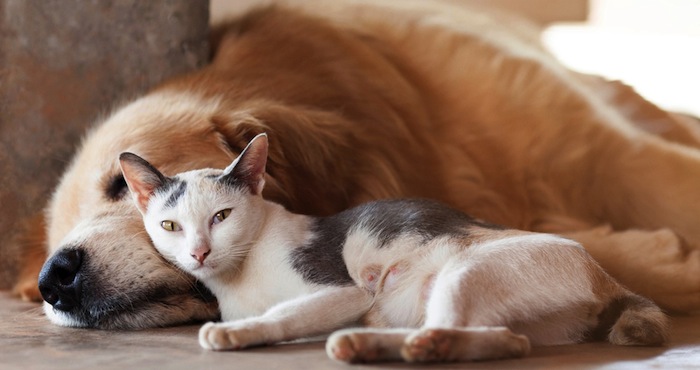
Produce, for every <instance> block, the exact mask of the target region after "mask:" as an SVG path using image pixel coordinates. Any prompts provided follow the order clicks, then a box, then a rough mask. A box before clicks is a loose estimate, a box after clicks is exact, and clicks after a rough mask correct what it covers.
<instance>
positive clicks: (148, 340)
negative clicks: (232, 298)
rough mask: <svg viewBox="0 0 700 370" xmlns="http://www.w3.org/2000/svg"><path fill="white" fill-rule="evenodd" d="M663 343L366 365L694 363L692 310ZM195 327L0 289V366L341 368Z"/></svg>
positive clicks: (313, 355) (294, 350)
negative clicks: (211, 342) (130, 325)
mask: <svg viewBox="0 0 700 370" xmlns="http://www.w3.org/2000/svg"><path fill="white" fill-rule="evenodd" d="M673 326H674V329H673V333H672V336H671V342H670V343H669V345H668V346H666V347H660V348H643V347H616V346H612V345H608V344H605V343H590V344H581V345H571V346H558V347H542V348H535V349H534V350H533V352H532V354H531V355H530V356H529V357H527V358H524V359H518V360H504V361H493V362H481V363H470V364H446V365H439V366H437V365H434V364H431V365H429V366H420V365H406V364H381V365H371V366H368V365H359V366H356V367H357V368H360V369H374V368H383V369H386V368H391V369H404V368H417V367H422V368H431V369H433V368H445V369H457V368H459V369H567V370H569V369H615V370H617V369H621V370H626V369H660V368H663V369H666V368H667V369H700V316H691V317H674V318H673ZM197 330H198V326H183V327H174V328H164V329H152V330H144V331H131V332H115V331H97V330H87V329H71V328H62V327H57V326H54V325H53V324H50V323H49V322H48V321H47V320H46V318H45V317H44V315H43V313H42V310H41V307H40V306H39V305H37V304H32V303H26V302H22V301H19V300H17V299H14V298H11V297H10V296H9V294H8V293H6V292H0V369H52V370H60V369H81V368H100V369H161V370H162V369H188V370H191V369H224V368H225V369H286V370H291V369H304V370H315V369H348V368H350V366H348V365H344V364H339V363H336V362H333V361H331V360H330V359H328V358H327V357H326V354H325V352H324V350H323V343H322V342H311V343H297V344H285V345H278V346H274V347H261V348H255V349H250V350H246V351H241V352H210V351H205V350H202V349H201V348H200V347H199V345H198V344H197V338H196V336H197Z"/></svg>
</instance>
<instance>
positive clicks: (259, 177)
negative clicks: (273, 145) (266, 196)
mask: <svg viewBox="0 0 700 370" xmlns="http://www.w3.org/2000/svg"><path fill="white" fill-rule="evenodd" d="M267 146H268V144H267V134H264V133H263V134H259V135H257V136H255V137H254V138H253V140H251V141H250V143H248V145H247V146H246V147H245V149H243V151H242V152H241V155H239V156H238V158H236V159H234V160H233V162H232V163H231V164H230V165H229V166H228V167H226V169H225V170H224V173H223V174H222V175H221V180H222V181H224V182H226V183H230V184H243V185H245V186H247V187H248V188H249V189H250V191H251V193H253V194H255V195H258V194H260V193H262V190H263V187H264V186H265V165H266V164H267Z"/></svg>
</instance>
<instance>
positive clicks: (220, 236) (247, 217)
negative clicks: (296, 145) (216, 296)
mask: <svg viewBox="0 0 700 370" xmlns="http://www.w3.org/2000/svg"><path fill="white" fill-rule="evenodd" d="M267 148H268V143H267V135H265V134H260V135H258V136H256V137H255V138H253V140H251V142H250V143H249V144H248V146H247V147H246V148H245V150H243V152H241V154H240V155H239V156H238V157H237V158H236V159H235V160H234V161H233V162H232V163H231V164H230V165H229V166H228V167H226V169H224V170H214V169H201V170H194V171H189V172H183V173H180V174H177V175H175V176H172V177H167V176H165V175H163V174H162V173H161V172H160V171H158V169H156V168H155V167H153V166H152V165H151V164H150V163H148V162H147V161H146V160H144V159H143V158H141V157H139V156H137V155H136V154H132V153H122V154H121V155H120V156H119V163H120V165H121V169H122V173H123V174H124V179H125V180H126V183H127V185H128V187H129V191H130V193H131V196H132V198H133V200H134V202H135V203H136V207H137V208H138V209H139V211H140V212H141V214H142V215H143V220H144V224H145V227H146V231H147V232H148V234H149V236H150V237H151V239H152V240H153V244H154V245H155V247H156V249H158V251H159V252H160V253H161V254H162V255H163V256H164V257H165V258H166V259H167V260H169V261H170V262H172V263H174V264H176V265H178V266H179V267H180V268H182V269H184V270H185V271H188V272H190V273H192V274H193V275H194V276H196V277H198V278H200V279H206V278H208V277H210V276H213V275H219V274H221V273H222V272H224V273H228V272H235V270H236V269H237V267H238V266H239V264H240V262H241V261H242V260H243V259H244V258H245V256H246V255H247V253H248V251H249V249H250V247H251V246H252V245H253V244H254V243H255V241H256V238H257V236H258V233H259V231H260V227H261V225H262V223H263V221H264V220H263V218H264V211H263V206H264V203H263V199H262V195H261V193H262V190H263V186H264V184H265V180H264V175H265V164H266V162H267Z"/></svg>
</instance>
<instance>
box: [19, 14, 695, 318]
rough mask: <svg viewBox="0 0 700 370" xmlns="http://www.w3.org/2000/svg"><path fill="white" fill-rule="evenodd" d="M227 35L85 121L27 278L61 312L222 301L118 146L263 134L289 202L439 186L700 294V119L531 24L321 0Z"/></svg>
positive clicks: (197, 155) (31, 245) (229, 140)
mask: <svg viewBox="0 0 700 370" xmlns="http://www.w3.org/2000/svg"><path fill="white" fill-rule="evenodd" d="M212 44H213V48H214V52H213V56H212V60H211V63H210V64H209V65H208V66H207V67H205V68H203V69H201V70H199V71H197V72H195V73H192V74H189V75H185V76H182V77H178V78H175V79H172V80H170V81H167V82H165V83H164V84H162V85H161V86H158V87H156V88H155V89H154V90H153V91H151V92H150V93H148V94H147V95H145V96H143V97H141V98H139V99H136V100H134V101H133V102H131V103H129V104H127V105H125V106H122V107H121V108H119V109H117V110H116V111H115V112H114V113H113V114H112V115H111V116H109V117H108V118H107V119H106V120H105V121H104V122H103V123H101V124H99V125H97V126H96V127H95V128H94V129H93V130H92V131H91V132H89V134H88V135H87V136H86V138H85V140H84V142H83V144H82V146H81V148H80V149H79V150H78V152H77V154H76V155H75V158H74V159H73V161H72V163H71V165H70V166H69V168H68V169H67V170H66V172H65V174H64V175H63V177H62V178H61V180H60V183H59V185H58V186H57V188H56V191H55V193H54V194H53V197H52V199H51V201H50V203H49V205H48V209H47V211H46V213H45V214H46V215H45V216H44V217H40V218H39V219H38V221H37V222H34V223H33V225H35V226H34V227H32V228H30V229H29V231H28V234H29V235H37V236H38V237H36V238H34V239H28V242H27V245H26V246H25V247H26V250H27V251H28V252H27V253H35V254H38V255H41V254H42V253H41V248H42V247H43V245H48V252H47V257H48V260H46V262H45V263H44V264H43V267H41V263H42V262H43V259H41V258H38V257H37V258H32V259H29V263H28V264H27V265H26V266H25V268H24V273H23V276H22V278H21V279H20V281H19V282H18V284H17V286H16V288H15V291H16V292H18V293H19V294H21V295H23V296H25V297H28V298H36V297H39V296H41V297H43V299H44V300H45V303H44V307H45V312H46V315H47V316H48V318H49V319H50V320H51V321H52V322H53V323H55V324H58V325H63V326H75V327H94V328H103V329H134V328H145V327H153V326H165V325H173V324H178V323H184V322H190V321H193V320H211V319H215V318H217V317H218V315H219V313H218V308H217V303H216V300H215V298H214V297H213V296H212V295H211V293H210V292H208V291H207V290H206V289H205V288H203V287H202V286H201V284H199V283H198V282H197V281H196V280H195V279H194V278H192V277H190V276H188V275H186V274H184V273H183V272H181V271H180V270H178V269H177V268H175V267H174V266H172V265H170V264H168V263H167V262H165V261H164V260H163V259H162V258H161V257H160V256H159V255H158V253H157V252H156V251H155V249H154V248H153V246H152V244H151V242H150V240H149V239H148V237H147V235H146V233H145V231H144V229H143V226H142V223H141V219H140V216H139V213H138V211H137V210H136V208H135V207H134V206H133V205H132V204H131V201H130V199H129V197H128V195H127V193H128V190H127V187H126V183H125V181H124V179H123V177H122V176H121V175H120V170H119V165H118V162H117V160H116V158H117V156H118V154H119V153H121V152H124V151H129V152H133V153H137V154H138V155H140V156H142V157H143V158H146V159H147V160H148V161H149V162H150V163H152V164H153V165H154V166H156V167H158V168H159V169H161V170H162V171H163V173H164V174H165V175H170V174H174V173H178V172H182V171H186V170H191V169H197V168H203V167H212V168H222V167H225V166H226V165H227V164H228V163H230V161H231V159H232V158H234V157H235V156H236V155H237V154H239V153H240V151H241V150H242V149H243V148H244V147H245V144H246V143H247V142H248V141H249V140H250V139H251V138H253V137H254V136H256V135H257V134H259V133H262V132H267V133H268V135H269V140H270V143H271V148H272V150H271V152H270V154H269V162H268V166H267V173H266V175H265V176H266V184H267V187H266V192H265V196H266V198H267V199H270V200H273V201H275V202H278V203H281V204H282V205H284V206H285V207H286V208H287V209H289V210H291V211H294V212H299V213H305V214H312V215H328V214H332V213H336V212H339V211H341V210H343V209H346V208H348V207H351V206H353V205H357V204H360V203H363V202H366V201H370V200H376V199H383V198H397V197H421V198H432V199H436V200H439V201H442V202H445V203H447V204H449V205H451V206H452V207H455V208H458V209H460V210H463V211H466V212H468V213H470V214H472V215H474V216H476V217H478V218H479V219H482V220H485V221H486V222H490V223H496V224H501V225H505V226H507V227H511V228H517V229H522V230H528V231H536V232H547V233H556V234H560V235H563V236H565V237H568V238H572V239H575V240H576V241H578V242H580V243H582V244H583V245H584V247H585V248H586V249H587V251H588V252H589V253H590V254H591V255H592V256H593V257H594V258H595V259H596V260H597V261H598V263H600V264H601V265H602V266H603V267H604V268H605V269H606V270H607V271H608V272H609V273H610V274H611V275H612V276H614V277H615V278H616V279H618V280H619V281H621V282H622V283H623V284H624V285H626V286H627V287H629V288H630V289H631V290H633V291H635V292H637V293H640V294H642V295H645V296H647V297H650V298H651V299H653V300H654V301H655V302H656V303H658V304H659V305H661V306H662V307H664V308H665V309H667V310H673V311H692V310H697V309H699V308H700V256H699V255H698V253H700V251H699V248H700V228H698V227H697V226H696V223H697V221H698V218H699V216H700V214H699V213H698V211H697V210H696V209H695V207H697V206H696V205H697V204H700V192H698V190H697V189H699V188H700V152H699V151H698V150H697V149H696V148H697V147H699V146H700V139H699V138H700V135H698V134H697V133H698V127H696V123H695V122H694V121H693V120H692V119H690V118H685V117H681V116H679V115H675V114H672V113H668V112H665V111H663V110H661V109H659V108H657V107H656V106H654V105H652V104H651V103H649V102H647V101H646V100H644V99H643V98H641V97H640V96H639V95H637V94H636V93H635V92H634V91H633V90H631V89H630V88H628V87H626V86H624V85H622V84H620V83H617V82H610V81H605V80H603V79H601V78H598V77H595V76H588V75H582V74H579V73H575V72H572V71H570V70H567V69H566V68H564V67H563V66H562V65H560V64H559V63H558V62H557V61H556V60H555V59H554V58H553V57H552V56H551V55H549V54H548V53H547V52H546V51H545V50H544V48H543V47H542V46H541V45H540V44H539V41H538V36H537V31H536V30H535V29H533V28H531V27H530V26H529V25H528V24H526V23H525V22H523V21H521V20H519V19H515V18H511V17H509V16H507V15H503V14H491V13H485V12H483V11H482V10H477V9H472V8H467V7H463V6H456V5H453V4H447V3H441V2H423V1H415V2H413V1H402V2H388V3H377V2H374V1H371V2H369V1H367V2H362V1H352V2H346V1H334V2H323V1H317V2H310V3H309V4H305V5H298V6H293V7H280V6H278V7H275V6H272V7H266V8H261V9H258V10H255V11H252V12H250V13H247V14H245V15H243V16H241V17H239V18H237V19H235V20H231V21H229V22H226V23H224V24H222V25H221V26H220V27H218V28H217V29H216V30H214V32H213V33H212ZM650 122H653V123H654V125H655V126H654V127H656V128H657V130H654V131H652V130H650V129H649V127H650V126H649V123H650ZM658 128H662V130H658ZM44 223H45V224H46V232H45V234H46V235H45V238H44V237H42V234H41V230H35V228H36V229H38V228H40V227H41V225H43V224H44ZM37 251H39V252H37ZM39 270H41V271H40V273H39V279H38V285H37V283H36V281H37V280H36V274H37V273H38V272H39Z"/></svg>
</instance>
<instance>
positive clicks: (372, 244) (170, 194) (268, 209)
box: [120, 135, 667, 361]
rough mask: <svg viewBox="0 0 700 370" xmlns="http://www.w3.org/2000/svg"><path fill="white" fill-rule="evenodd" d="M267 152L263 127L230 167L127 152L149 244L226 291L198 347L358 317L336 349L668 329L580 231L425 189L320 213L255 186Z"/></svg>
mask: <svg viewBox="0 0 700 370" xmlns="http://www.w3.org/2000/svg"><path fill="white" fill-rule="evenodd" d="M266 156H267V138H266V137H265V136H264V135H262V136H258V137H256V139H254V140H253V141H252V142H251V144H250V145H249V147H248V148H247V149H246V150H245V151H244V152H243V153H242V154H241V156H239V158H237V159H236V160H235V161H234V163H232V164H231V166H229V167H228V168H227V169H226V170H224V171H217V170H198V171H191V172H186V173H182V174H179V175H177V176H175V177H172V178H167V177H164V176H163V175H161V174H160V173H159V172H158V171H157V170H156V169H154V168H153V167H151V166H150V165H148V163H147V162H145V161H143V160H142V159H140V158H139V157H137V156H135V155H129V154H124V155H122V156H121V157H120V158H121V164H122V169H123V172H124V175H125V178H126V179H127V182H128V184H129V188H130V189H131V191H132V194H133V195H134V198H135V200H136V203H137V205H138V207H139V209H140V210H141V212H142V214H143V215H144V222H145V224H146V230H147V231H148V232H149V235H151V238H152V239H153V242H154V244H155V246H156V248H158V250H159V251H160V252H161V253H162V254H163V255H164V256H165V257H166V258H167V259H168V260H170V261H172V262H174V263H175V264H177V265H178V266H180V267H181V268H182V269H184V270H185V271H187V272H190V273H192V274H193V275H195V276H196V277H197V278H199V279H200V280H202V282H204V284H205V285H207V287H209V288H210V289H211V290H212V292H213V293H214V294H215V295H216V296H217V298H218V300H219V304H220V308H221V313H222V318H223V320H224V322H223V323H220V324H214V323H209V324H207V325H205V326H204V327H203V328H202V330H201V331H200V344H201V345H202V346H204V347H205V348H210V349H235V348H241V347H247V346H250V345H258V344H266V343H274V342H279V341H284V340H291V339H297V338H303V337H309V336H313V335H317V334H325V333H329V332H331V331H334V330H338V329H342V328H345V327H348V326H351V325H354V324H357V323H360V324H363V325H364V326H367V327H368V328H367V329H349V330H346V331H340V332H338V333H335V334H334V335H332V336H331V337H330V338H329V341H328V344H327V349H328V352H329V355H330V356H331V357H333V358H336V359H339V360H343V361H373V360H395V359H404V360H407V361H441V360H472V359H490V358H502V357H512V356H520V355H523V354H525V353H527V351H528V350H529V346H530V342H532V343H533V344H535V345H551V344H563V343H576V342H582V341H585V340H594V339H605V338H607V339H608V340H609V341H611V342H612V343H616V344H632V345H657V344H661V343H663V342H664V341H665V339H666V335H667V334H666V330H667V329H666V318H665V316H664V314H663V313H662V312H661V311H660V310H659V308H658V307H656V306H655V305H654V304H653V303H652V302H651V301H649V300H647V299H645V298H642V297H640V296H637V295H635V294H633V293H631V292H630V291H628V290H627V289H625V288H623V287H622V286H620V285H619V284H617V283H616V282H615V281H614V280H612V278H610V277H609V276H608V275H607V274H606V273H605V272H603V270H602V269H601V268H600V267H599V266H598V265H597V264H596V262H594V261H593V259H592V258H591V257H590V256H589V255H588V254H587V253H586V252H585V251H584V250H583V248H581V246H580V245H578V244H577V243H575V242H573V241H570V240H567V239H564V238H561V237H557V236H553V235H547V234H536V233H528V232H522V231H516V230H506V229H502V228H500V227H497V226H493V225H487V224H483V223H481V222H479V221H477V220H474V219H472V218H470V217H469V216H467V215H464V214H462V213H460V212H458V211H456V210H453V209H451V208H448V207H446V206H444V205H441V204H438V203H435V202H432V201H427V200H385V201H378V202H372V203H368V204H365V205H361V206H359V207H356V208H353V209H350V210H347V211H344V212H342V213H339V214H337V215H334V216H330V217H325V218H313V217H309V216H303V215H297V214H292V213H290V212H288V211H286V210H285V209H284V208H283V207H281V206H279V205H277V204H275V203H271V202H268V201H265V200H264V199H263V198H262V196H261V195H260V193H261V191H262V187H263V184H264V177H263V175H264V169H265V159H266ZM505 327H507V328H508V329H506V328H505ZM388 328H393V329H388ZM515 333H517V334H515Z"/></svg>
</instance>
